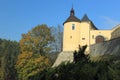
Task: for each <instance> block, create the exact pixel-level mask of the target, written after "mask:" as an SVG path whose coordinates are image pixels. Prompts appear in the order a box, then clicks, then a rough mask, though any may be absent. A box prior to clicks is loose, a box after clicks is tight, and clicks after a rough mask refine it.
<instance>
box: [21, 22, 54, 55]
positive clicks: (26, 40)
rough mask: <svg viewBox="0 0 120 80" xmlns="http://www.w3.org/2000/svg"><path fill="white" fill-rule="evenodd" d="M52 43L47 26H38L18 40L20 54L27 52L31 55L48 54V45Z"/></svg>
mask: <svg viewBox="0 0 120 80" xmlns="http://www.w3.org/2000/svg"><path fill="white" fill-rule="evenodd" d="M53 41H54V38H53V37H52V35H51V32H50V28H48V27H47V25H44V24H43V25H38V26H36V27H35V28H33V29H32V30H31V31H29V32H28V33H27V34H23V35H22V39H21V40H20V46H21V52H25V51H27V52H28V51H29V52H33V53H39V54H41V55H43V53H44V54H45V53H49V51H50V50H51V48H50V44H51V42H53Z"/></svg>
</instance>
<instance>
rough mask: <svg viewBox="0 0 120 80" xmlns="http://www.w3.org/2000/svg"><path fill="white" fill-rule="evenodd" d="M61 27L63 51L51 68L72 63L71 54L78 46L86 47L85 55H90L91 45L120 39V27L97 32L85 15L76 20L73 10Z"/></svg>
mask: <svg viewBox="0 0 120 80" xmlns="http://www.w3.org/2000/svg"><path fill="white" fill-rule="evenodd" d="M63 25H64V31H63V51H62V52H61V53H60V54H59V55H58V57H57V59H56V61H55V63H54V65H53V67H54V66H58V65H59V64H60V63H61V62H66V61H69V62H73V52H74V51H75V50H78V47H79V45H80V46H84V45H87V49H86V54H91V53H90V48H91V47H90V46H91V45H93V44H97V43H102V42H104V41H109V40H111V39H115V38H118V37H120V25H117V26H115V27H114V28H113V29H111V30H99V29H98V28H97V27H96V26H95V25H94V24H93V22H92V21H91V20H90V19H89V18H88V16H87V15H86V14H85V15H84V16H83V18H82V19H79V18H77V17H76V16H75V12H74V9H73V8H72V9H71V11H70V16H69V17H68V18H67V19H66V21H65V22H64V23H63Z"/></svg>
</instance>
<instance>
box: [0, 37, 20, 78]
mask: <svg viewBox="0 0 120 80" xmlns="http://www.w3.org/2000/svg"><path fill="white" fill-rule="evenodd" d="M0 47H1V50H0V54H1V56H0V80H16V78H17V75H16V70H15V67H14V65H15V63H16V59H17V56H18V54H19V50H20V49H19V43H18V42H15V41H10V40H3V39H2V40H1V41H0Z"/></svg>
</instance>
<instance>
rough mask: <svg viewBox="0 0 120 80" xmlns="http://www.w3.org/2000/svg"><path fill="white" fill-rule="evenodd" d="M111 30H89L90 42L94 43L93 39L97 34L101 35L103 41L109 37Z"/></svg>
mask: <svg viewBox="0 0 120 80" xmlns="http://www.w3.org/2000/svg"><path fill="white" fill-rule="evenodd" d="M111 31H112V30H91V31H90V44H95V39H96V37H97V36H99V35H101V36H103V37H104V38H105V41H107V40H110V39H111Z"/></svg>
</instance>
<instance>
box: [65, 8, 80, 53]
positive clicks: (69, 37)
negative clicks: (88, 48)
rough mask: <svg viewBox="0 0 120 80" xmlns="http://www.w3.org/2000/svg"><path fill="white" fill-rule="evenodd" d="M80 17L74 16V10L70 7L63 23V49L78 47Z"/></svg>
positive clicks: (75, 48)
mask: <svg viewBox="0 0 120 80" xmlns="http://www.w3.org/2000/svg"><path fill="white" fill-rule="evenodd" d="M80 23H81V21H80V19H78V18H77V17H76V16H75V11H74V9H73V8H72V9H71V11H70V16H69V17H68V18H67V20H66V21H65V22H64V23H63V25H64V33H63V51H74V50H77V49H78V45H79V43H80V38H79V37H80V35H79V34H80Z"/></svg>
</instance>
